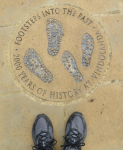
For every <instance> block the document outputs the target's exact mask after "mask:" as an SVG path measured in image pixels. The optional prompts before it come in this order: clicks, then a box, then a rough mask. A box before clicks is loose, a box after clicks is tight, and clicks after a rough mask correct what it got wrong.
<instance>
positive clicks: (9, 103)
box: [0, 94, 64, 150]
mask: <svg viewBox="0 0 123 150" xmlns="http://www.w3.org/2000/svg"><path fill="white" fill-rule="evenodd" d="M0 112H1V113H0V118H1V121H0V133H1V134H0V141H1V145H0V149H4V150H7V149H10V150H13V149H17V150H22V149H24V150H30V149H32V148H31V145H32V146H33V145H34V143H33V140H32V125H33V123H34V120H35V118H36V117H37V115H39V114H46V115H47V116H48V117H49V118H50V120H51V121H52V123H53V127H54V138H55V139H56V140H57V145H56V146H55V149H60V145H62V144H63V141H64V140H63V138H62V136H64V112H63V109H62V107H61V106H50V105H47V104H45V105H43V104H39V103H35V102H34V101H33V100H30V99H29V98H28V97H26V96H24V95H22V94H20V95H13V96H11V97H10V96H6V97H1V98H0Z"/></svg>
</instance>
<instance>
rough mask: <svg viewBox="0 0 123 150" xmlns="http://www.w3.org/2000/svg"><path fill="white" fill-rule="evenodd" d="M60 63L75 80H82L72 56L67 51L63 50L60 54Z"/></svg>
mask: <svg viewBox="0 0 123 150" xmlns="http://www.w3.org/2000/svg"><path fill="white" fill-rule="evenodd" d="M62 64H63V66H64V67H65V69H66V70H67V71H68V72H69V73H70V74H71V75H72V76H73V78H74V79H75V80H76V81H77V82H81V81H82V80H83V76H82V74H81V73H80V71H79V70H78V68H77V65H76V61H75V59H74V57H73V56H72V54H71V53H69V52H68V51H65V52H64V53H63V55H62Z"/></svg>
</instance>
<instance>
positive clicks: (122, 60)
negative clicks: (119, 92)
mask: <svg viewBox="0 0 123 150" xmlns="http://www.w3.org/2000/svg"><path fill="white" fill-rule="evenodd" d="M99 21H100V22H101V23H102V25H103V27H104V29H105V31H106V33H107V35H108V37H109V40H110V43H111V49H112V59H111V64H110V68H109V71H108V74H107V75H106V78H105V80H118V79H123V52H122V48H123V42H122V37H123V26H122V24H123V15H113V16H103V17H101V18H99Z"/></svg>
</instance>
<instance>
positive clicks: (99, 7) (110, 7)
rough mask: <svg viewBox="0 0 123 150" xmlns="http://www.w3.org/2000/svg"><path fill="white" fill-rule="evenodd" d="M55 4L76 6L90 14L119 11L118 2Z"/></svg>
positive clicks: (57, 0) (94, 0)
mask: <svg viewBox="0 0 123 150" xmlns="http://www.w3.org/2000/svg"><path fill="white" fill-rule="evenodd" d="M54 3H55V4H71V5H75V6H78V7H81V8H83V9H85V10H87V11H89V12H90V13H102V12H108V11H115V10H119V5H118V0H108V1H107V0H91V1H90V0H77V1H76V0H72V1H71V0H55V1H54Z"/></svg>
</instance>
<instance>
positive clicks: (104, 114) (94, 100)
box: [66, 83, 123, 150]
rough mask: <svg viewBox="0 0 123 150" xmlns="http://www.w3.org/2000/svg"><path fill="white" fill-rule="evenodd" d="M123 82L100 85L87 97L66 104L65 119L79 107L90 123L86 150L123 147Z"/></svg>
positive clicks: (84, 148) (108, 149) (84, 149)
mask: <svg viewBox="0 0 123 150" xmlns="http://www.w3.org/2000/svg"><path fill="white" fill-rule="evenodd" d="M122 90H123V85H122V84H121V83H117V84H115V83H114V84H108V85H104V86H100V87H99V88H98V89H97V90H96V91H95V92H94V93H93V94H92V95H90V96H89V97H88V98H87V99H85V100H81V101H80V102H76V103H73V104H69V105H67V106H66V121H67V119H68V118H69V116H70V115H71V114H72V113H73V112H74V111H78V112H81V113H83V115H84V117H85V120H86V123H87V137H86V140H85V144H86V145H85V146H84V147H83V150H90V149H91V150H103V149H107V150H112V149H119V150H121V149H122V147H123V132H121V131H122V123H123V116H122V113H123V109H122V108H123V102H122V99H123V93H122Z"/></svg>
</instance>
